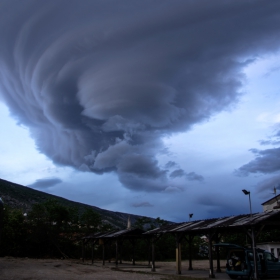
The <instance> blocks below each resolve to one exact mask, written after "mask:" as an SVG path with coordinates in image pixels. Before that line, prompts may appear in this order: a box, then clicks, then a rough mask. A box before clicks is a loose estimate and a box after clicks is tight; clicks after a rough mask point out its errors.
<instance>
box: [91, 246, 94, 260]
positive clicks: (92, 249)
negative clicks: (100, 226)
mask: <svg viewBox="0 0 280 280" xmlns="http://www.w3.org/2000/svg"><path fill="white" fill-rule="evenodd" d="M93 251H94V241H92V245H91V264H93V257H94V255H93V253H94V252H93Z"/></svg>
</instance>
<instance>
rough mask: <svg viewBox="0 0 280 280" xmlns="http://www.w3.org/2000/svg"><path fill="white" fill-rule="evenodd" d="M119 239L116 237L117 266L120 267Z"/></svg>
mask: <svg viewBox="0 0 280 280" xmlns="http://www.w3.org/2000/svg"><path fill="white" fill-rule="evenodd" d="M118 243H119V242H118V239H116V267H118V263H119V260H118V254H119V248H118V245H119V244H118Z"/></svg>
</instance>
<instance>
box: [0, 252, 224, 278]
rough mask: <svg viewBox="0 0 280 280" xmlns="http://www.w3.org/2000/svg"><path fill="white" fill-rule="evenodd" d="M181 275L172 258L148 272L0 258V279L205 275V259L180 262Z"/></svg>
mask: <svg viewBox="0 0 280 280" xmlns="http://www.w3.org/2000/svg"><path fill="white" fill-rule="evenodd" d="M182 264H183V266H182V276H176V275H175V262H159V263H158V264H157V271H156V273H151V272H150V268H149V267H148V266H147V265H146V263H145V264H144V263H142V264H141V263H139V264H137V265H136V266H132V265H131V264H128V263H124V264H122V265H120V266H119V269H118V270H116V269H115V266H114V264H113V263H106V265H105V267H102V265H101V262H95V263H94V264H93V265H91V264H90V263H85V264H83V263H82V262H81V261H79V260H55V259H28V258H10V257H5V258H0V279H1V280H8V279H25V280H39V279H40V280H46V279H50V280H56V279H59V280H61V279H67V280H74V279H75V280H76V279H77V280H78V279H79V280H80V279H108V280H109V279H112V280H113V279H119V280H121V279H123V280H126V279H137V280H138V279H139V280H142V279H155V280H156V279H158V280H168V279H181V280H184V279H189V277H191V278H196V279H207V278H208V261H194V263H193V266H194V270H193V271H190V272H189V271H188V270H187V262H183V263H182ZM216 278H218V279H227V280H228V279H229V278H228V276H227V275H226V274H225V273H219V274H216Z"/></svg>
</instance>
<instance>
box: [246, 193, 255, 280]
mask: <svg viewBox="0 0 280 280" xmlns="http://www.w3.org/2000/svg"><path fill="white" fill-rule="evenodd" d="M242 192H243V193H244V194H245V195H249V203H250V216H251V220H252V217H253V215H252V204H251V195H250V194H251V192H250V191H247V190H242ZM251 239H252V249H253V257H254V279H255V280H257V279H258V267H257V254H256V244H255V234H254V227H253V226H252V228H251Z"/></svg>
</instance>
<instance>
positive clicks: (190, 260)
mask: <svg viewBox="0 0 280 280" xmlns="http://www.w3.org/2000/svg"><path fill="white" fill-rule="evenodd" d="M193 238H194V237H193V236H192V235H189V238H188V239H187V238H186V240H187V241H188V244H189V270H193V267H192V242H193Z"/></svg>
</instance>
